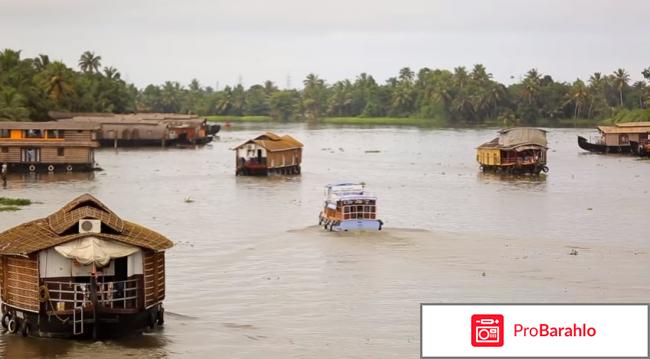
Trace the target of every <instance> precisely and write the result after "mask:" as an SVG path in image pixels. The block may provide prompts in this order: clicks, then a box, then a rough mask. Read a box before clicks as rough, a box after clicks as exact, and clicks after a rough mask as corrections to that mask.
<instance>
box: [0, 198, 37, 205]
mask: <svg viewBox="0 0 650 359" xmlns="http://www.w3.org/2000/svg"><path fill="white" fill-rule="evenodd" d="M30 204H32V201H31V200H29V199H26V198H8V197H0V206H29V205H30Z"/></svg>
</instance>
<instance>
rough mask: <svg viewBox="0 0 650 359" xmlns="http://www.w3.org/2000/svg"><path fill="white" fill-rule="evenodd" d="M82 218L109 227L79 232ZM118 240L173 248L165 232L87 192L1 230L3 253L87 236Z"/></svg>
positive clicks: (18, 252) (21, 252) (22, 251)
mask: <svg viewBox="0 0 650 359" xmlns="http://www.w3.org/2000/svg"><path fill="white" fill-rule="evenodd" d="M81 219H98V220H100V221H101V222H102V224H103V225H105V226H106V227H109V228H110V230H108V231H106V232H104V231H103V230H102V233H78V231H77V230H76V226H77V225H78V223H79V220H81ZM89 236H92V237H97V238H100V239H107V240H115V241H118V242H122V243H126V244H130V245H134V246H137V247H142V248H148V249H153V250H156V251H159V250H165V249H168V248H171V247H172V246H173V243H172V242H171V241H170V240H169V239H167V238H166V237H164V236H163V235H161V234H159V233H157V232H154V231H152V230H150V229H148V228H145V227H143V226H141V225H138V224H135V223H132V222H128V221H125V220H123V219H121V218H120V217H118V216H117V215H116V214H115V213H113V211H111V210H110V209H109V208H108V207H106V205H104V204H103V203H102V202H100V201H99V200H98V199H96V198H95V197H93V196H91V195H89V194H84V195H82V196H80V197H77V198H75V199H74V200H72V201H71V202H70V203H68V204H66V205H65V206H63V208H61V209H59V210H58V211H56V212H54V213H52V214H51V215H49V216H47V217H45V218H41V219H37V220H34V221H31V222H27V223H23V224H21V225H19V226H16V227H14V228H11V229H9V230H6V231H4V232H2V233H0V255H22V256H25V255H28V254H30V253H33V252H36V251H40V250H42V249H46V248H50V247H54V246H57V245H59V244H62V243H66V242H69V241H72V240H75V239H81V238H84V237H89Z"/></svg>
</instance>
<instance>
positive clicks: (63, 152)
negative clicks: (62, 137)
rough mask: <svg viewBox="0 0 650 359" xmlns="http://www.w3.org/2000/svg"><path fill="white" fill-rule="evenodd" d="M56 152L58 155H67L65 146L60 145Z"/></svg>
mask: <svg viewBox="0 0 650 359" xmlns="http://www.w3.org/2000/svg"><path fill="white" fill-rule="evenodd" d="M56 154H57V156H64V155H65V148H63V147H59V148H57V149H56Z"/></svg>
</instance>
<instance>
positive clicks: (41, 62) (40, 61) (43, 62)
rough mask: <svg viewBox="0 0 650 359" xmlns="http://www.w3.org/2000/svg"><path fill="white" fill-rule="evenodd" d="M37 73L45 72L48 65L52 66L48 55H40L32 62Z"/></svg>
mask: <svg viewBox="0 0 650 359" xmlns="http://www.w3.org/2000/svg"><path fill="white" fill-rule="evenodd" d="M32 63H33V64H34V68H35V69H36V71H43V70H44V69H45V67H47V65H49V64H50V57H49V56H47V55H43V54H39V55H38V56H37V57H35V58H34V61H33V62H32Z"/></svg>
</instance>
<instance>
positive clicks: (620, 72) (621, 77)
mask: <svg viewBox="0 0 650 359" xmlns="http://www.w3.org/2000/svg"><path fill="white" fill-rule="evenodd" d="M613 76H614V77H613V85H614V87H616V89H617V90H618V96H619V100H620V105H621V107H622V106H623V89H624V88H625V87H627V83H628V82H629V81H630V75H629V74H628V73H627V71H625V70H624V69H617V70H616V71H614V73H613Z"/></svg>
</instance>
